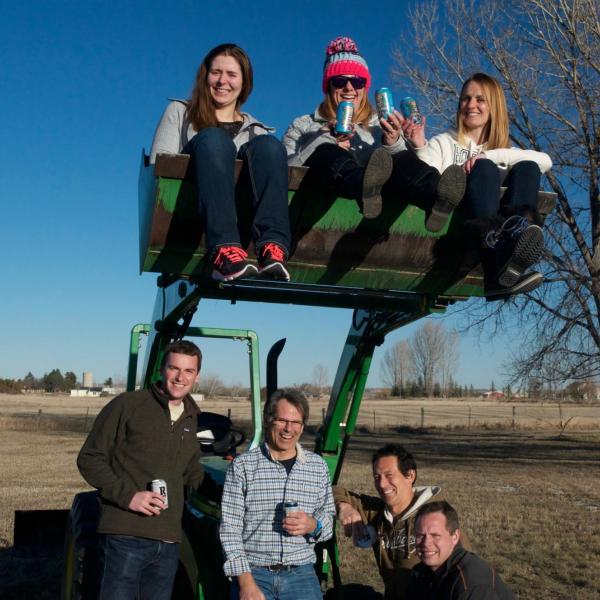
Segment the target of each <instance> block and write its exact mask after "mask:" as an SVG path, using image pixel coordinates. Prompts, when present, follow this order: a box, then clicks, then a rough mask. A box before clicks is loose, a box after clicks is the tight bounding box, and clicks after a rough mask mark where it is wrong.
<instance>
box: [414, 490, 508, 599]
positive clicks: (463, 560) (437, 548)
mask: <svg viewBox="0 0 600 600" xmlns="http://www.w3.org/2000/svg"><path fill="white" fill-rule="evenodd" d="M415 533H416V546H417V555H418V556H419V558H420V559H421V563H420V564H418V565H417V566H416V567H414V568H413V571H412V573H411V576H410V582H409V588H408V597H409V598H411V600H467V599H468V600H515V597H514V595H513V593H512V592H511V591H510V590H509V589H508V587H507V586H506V585H505V583H504V582H503V581H502V579H500V577H499V575H498V574H497V573H496V572H495V570H494V569H493V568H492V567H490V566H489V565H488V564H487V563H486V562H485V561H484V560H482V559H481V558H479V557H478V556H476V555H475V554H473V553H472V552H469V551H468V550H465V549H464V548H463V547H462V545H461V543H460V537H461V533H460V529H459V524H458V515H457V514H456V511H455V510H454V509H453V508H452V506H450V504H448V503H447V502H443V501H442V502H431V503H429V504H425V505H424V506H422V507H421V508H420V509H419V511H418V513H417V517H416V523H415Z"/></svg>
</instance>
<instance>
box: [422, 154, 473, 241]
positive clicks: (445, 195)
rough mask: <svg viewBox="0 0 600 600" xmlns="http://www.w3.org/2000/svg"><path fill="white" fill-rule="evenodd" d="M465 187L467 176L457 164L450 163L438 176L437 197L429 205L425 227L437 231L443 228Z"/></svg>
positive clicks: (458, 202) (463, 193)
mask: <svg viewBox="0 0 600 600" xmlns="http://www.w3.org/2000/svg"><path fill="white" fill-rule="evenodd" d="M466 189H467V176H466V174H465V172H464V171H463V170H462V168H461V167H459V166H458V165H450V166H449V167H448V168H447V169H446V170H445V171H444V172H443V173H442V175H441V176H440V180H439V181H438V184H437V187H436V194H437V199H436V201H435V203H434V205H433V206H432V207H431V212H430V213H429V215H428V217H427V219H426V220H425V227H426V229H427V230H428V231H431V232H433V233H437V232H438V231H441V230H442V229H443V228H444V225H445V224H446V221H447V220H448V217H449V216H450V213H451V212H452V211H453V210H454V209H455V208H456V207H457V206H458V205H459V204H460V201H461V200H462V198H463V196H464V195H465V191H466Z"/></svg>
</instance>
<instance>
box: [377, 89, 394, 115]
mask: <svg viewBox="0 0 600 600" xmlns="http://www.w3.org/2000/svg"><path fill="white" fill-rule="evenodd" d="M375 104H376V105H377V114H378V115H379V118H380V119H387V118H388V117H389V116H390V115H391V114H392V112H394V100H393V98H392V92H390V90H389V88H386V87H384V88H380V89H378V90H377V91H376V92H375Z"/></svg>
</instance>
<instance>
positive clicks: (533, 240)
mask: <svg viewBox="0 0 600 600" xmlns="http://www.w3.org/2000/svg"><path fill="white" fill-rule="evenodd" d="M483 246H484V247H485V248H490V249H493V250H494V252H495V253H496V261H497V265H498V271H497V272H498V283H499V284H500V285H501V286H502V287H505V288H508V287H511V286H514V285H515V284H516V283H517V282H518V281H519V279H520V277H521V276H522V275H523V273H524V272H525V271H526V270H527V269H528V268H529V267H531V266H533V265H534V264H536V263H537V262H538V261H539V260H540V258H541V255H542V253H543V251H544V234H543V232H542V228H541V227H540V226H539V225H533V224H531V223H530V222H529V221H528V220H527V219H526V218H525V217H521V216H518V215H514V216H512V217H509V218H508V219H506V221H504V223H502V225H501V226H500V227H499V228H498V229H492V230H490V231H488V232H487V233H486V234H485V236H484V238H483Z"/></svg>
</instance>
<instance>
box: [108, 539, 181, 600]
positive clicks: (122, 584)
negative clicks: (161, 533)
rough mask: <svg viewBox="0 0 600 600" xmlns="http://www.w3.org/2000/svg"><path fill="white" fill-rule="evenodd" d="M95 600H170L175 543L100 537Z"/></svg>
mask: <svg viewBox="0 0 600 600" xmlns="http://www.w3.org/2000/svg"><path fill="white" fill-rule="evenodd" d="M101 548H102V571H101V575H100V595H99V596H98V599H99V600H135V599H138V600H171V593H172V591H173V582H174V581H175V574H176V573H177V565H178V563H179V544H168V543H167V542H161V541H159V540H149V539H146V538H139V537H133V536H128V535H103V536H102V541H101Z"/></svg>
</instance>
